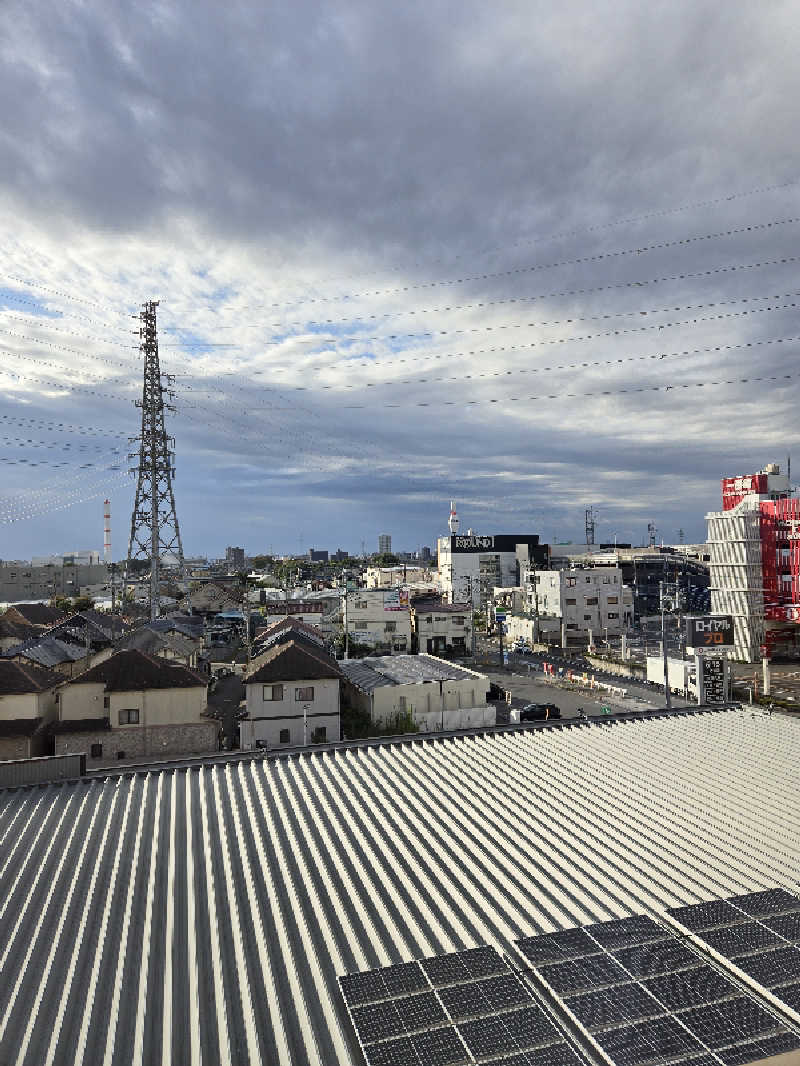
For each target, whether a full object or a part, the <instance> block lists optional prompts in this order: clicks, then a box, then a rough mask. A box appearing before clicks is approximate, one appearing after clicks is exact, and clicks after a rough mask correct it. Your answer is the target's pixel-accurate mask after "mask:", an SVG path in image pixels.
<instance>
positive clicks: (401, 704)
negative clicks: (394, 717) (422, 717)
mask: <svg viewBox="0 0 800 1066" xmlns="http://www.w3.org/2000/svg"><path fill="white" fill-rule="evenodd" d="M407 709H408V707H407V704H406V697H405V696H398V699H397V710H398V712H399V713H400V714H405V713H406V710H407Z"/></svg>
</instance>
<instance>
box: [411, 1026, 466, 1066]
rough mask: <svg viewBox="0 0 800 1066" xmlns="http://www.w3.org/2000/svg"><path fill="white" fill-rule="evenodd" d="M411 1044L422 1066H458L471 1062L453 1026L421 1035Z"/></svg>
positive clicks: (413, 1039)
mask: <svg viewBox="0 0 800 1066" xmlns="http://www.w3.org/2000/svg"><path fill="white" fill-rule="evenodd" d="M411 1042H412V1044H413V1045H414V1051H415V1052H416V1053H417V1058H418V1061H419V1064H420V1066H456V1064H457V1063H462V1062H469V1056H468V1055H467V1051H466V1048H465V1047H464V1044H463V1041H462V1040H461V1039H460V1038H459V1035H458V1033H457V1032H456V1030H455V1029H454V1028H453V1027H452V1026H448V1027H447V1028H446V1029H431V1030H430V1032H427V1033H420V1034H419V1035H418V1036H415V1037H413V1038H412V1041H411Z"/></svg>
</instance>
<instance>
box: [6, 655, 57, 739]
mask: <svg viewBox="0 0 800 1066" xmlns="http://www.w3.org/2000/svg"><path fill="white" fill-rule="evenodd" d="M61 680H62V678H61V677H60V676H59V675H58V674H56V673H53V671H52V670H44V669H42V668H41V667H39V666H34V665H30V664H27V663H17V662H12V661H10V660H2V659H0V759H31V758H33V757H35V756H37V755H45V754H47V746H48V740H47V730H48V727H49V725H50V723H51V722H53V721H54V719H55V717H56V689H57V687H58V685H59V683H60V682H61Z"/></svg>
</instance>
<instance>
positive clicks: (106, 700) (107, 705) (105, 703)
mask: <svg viewBox="0 0 800 1066" xmlns="http://www.w3.org/2000/svg"><path fill="white" fill-rule="evenodd" d="M110 707H111V697H110V696H103V710H104V711H107V710H108V709H109V708H110Z"/></svg>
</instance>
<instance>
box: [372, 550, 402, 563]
mask: <svg viewBox="0 0 800 1066" xmlns="http://www.w3.org/2000/svg"><path fill="white" fill-rule="evenodd" d="M399 562H400V560H399V559H398V558H397V556H396V555H392V553H391V552H382V553H380V554H378V555H373V556H372V565H373V566H397V565H398V564H399Z"/></svg>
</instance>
